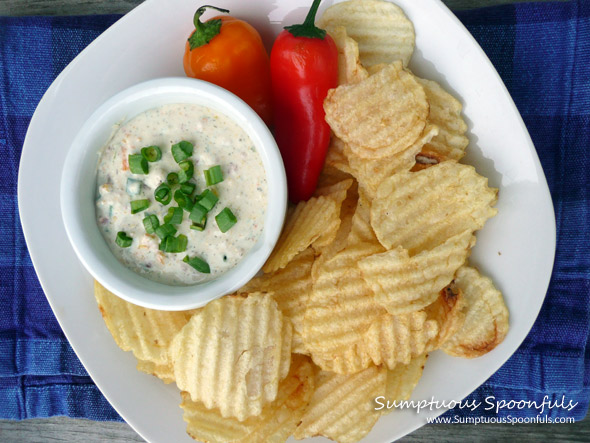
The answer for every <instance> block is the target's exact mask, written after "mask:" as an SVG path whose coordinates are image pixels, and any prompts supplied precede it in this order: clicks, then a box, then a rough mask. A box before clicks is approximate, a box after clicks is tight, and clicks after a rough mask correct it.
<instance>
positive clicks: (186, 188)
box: [180, 183, 197, 197]
mask: <svg viewBox="0 0 590 443" xmlns="http://www.w3.org/2000/svg"><path fill="white" fill-rule="evenodd" d="M196 187H197V186H196V185H195V184H194V183H183V184H182V185H180V190H181V191H182V192H184V193H185V194H186V195H188V196H189V197H190V196H191V195H193V192H195V188H196Z"/></svg>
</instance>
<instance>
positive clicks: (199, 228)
mask: <svg viewBox="0 0 590 443" xmlns="http://www.w3.org/2000/svg"><path fill="white" fill-rule="evenodd" d="M206 226H207V216H206V215H204V216H203V218H202V219H201V221H200V222H198V223H197V222H193V224H192V225H191V229H193V230H195V231H204V230H205V227H206Z"/></svg>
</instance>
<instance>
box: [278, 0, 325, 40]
mask: <svg viewBox="0 0 590 443" xmlns="http://www.w3.org/2000/svg"><path fill="white" fill-rule="evenodd" d="M321 2H322V0H313V3H312V4H311V7H310V8H309V12H308V13H307V16H306V17H305V20H304V21H303V23H302V24H300V25H291V26H285V29H286V30H287V31H289V32H290V33H291V34H292V35H293V36H294V37H309V38H319V39H322V40H323V39H324V37H325V36H326V31H325V30H324V29H320V28H318V27H317V26H316V25H315V16H316V14H317V12H318V8H319V7H320V3H321Z"/></svg>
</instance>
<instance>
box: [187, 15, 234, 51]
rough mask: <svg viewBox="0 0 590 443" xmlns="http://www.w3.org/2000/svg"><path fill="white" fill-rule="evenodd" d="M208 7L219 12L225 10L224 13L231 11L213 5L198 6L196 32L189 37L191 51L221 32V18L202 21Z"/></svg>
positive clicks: (195, 20)
mask: <svg viewBox="0 0 590 443" xmlns="http://www.w3.org/2000/svg"><path fill="white" fill-rule="evenodd" d="M207 8H211V9H215V10H217V11H219V12H223V13H224V14H227V13H229V10H228V9H222V8H218V7H217V6H211V5H203V6H201V7H200V8H198V9H197V10H196V12H195V16H194V18H193V23H194V25H195V32H193V33H192V34H191V36H190V37H189V38H188V43H189V46H190V49H191V51H192V50H193V49H195V48H198V47H199V46H203V45H206V44H207V43H209V42H210V41H211V40H212V39H213V37H215V36H216V35H217V34H219V30H220V29H221V20H219V19H216V20H208V21H206V22H205V23H203V22H201V16H202V15H203V14H204V13H205V11H206V10H207Z"/></svg>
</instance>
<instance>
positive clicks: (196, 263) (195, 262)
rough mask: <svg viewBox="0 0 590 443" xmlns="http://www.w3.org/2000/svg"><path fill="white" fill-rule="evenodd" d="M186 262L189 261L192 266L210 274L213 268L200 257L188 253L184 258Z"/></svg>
mask: <svg viewBox="0 0 590 443" xmlns="http://www.w3.org/2000/svg"><path fill="white" fill-rule="evenodd" d="M182 261H183V262H185V263H188V264H189V265H190V266H192V267H193V268H195V269H196V270H197V271H199V272H202V273H203V274H210V273H211V268H210V267H209V263H207V262H206V261H205V260H203V259H201V258H199V257H193V258H189V256H188V255H187V256H186V257H184V259H183V260H182Z"/></svg>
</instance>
